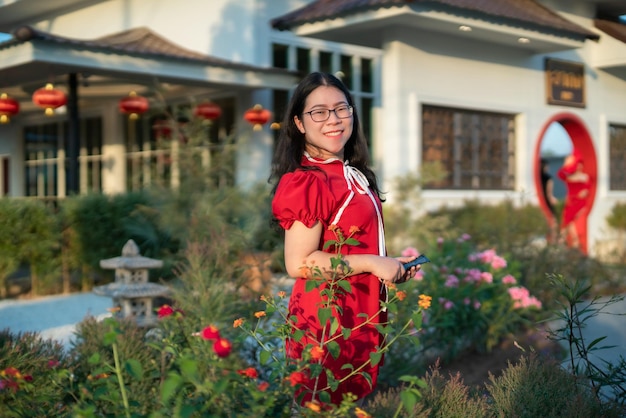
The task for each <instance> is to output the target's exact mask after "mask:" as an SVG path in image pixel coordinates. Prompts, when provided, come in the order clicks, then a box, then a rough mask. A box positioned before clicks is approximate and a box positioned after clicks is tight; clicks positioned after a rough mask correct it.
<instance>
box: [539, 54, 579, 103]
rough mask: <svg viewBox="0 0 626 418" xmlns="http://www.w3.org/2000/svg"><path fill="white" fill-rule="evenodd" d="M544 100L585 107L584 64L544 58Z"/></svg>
mask: <svg viewBox="0 0 626 418" xmlns="http://www.w3.org/2000/svg"><path fill="white" fill-rule="evenodd" d="M545 74H546V100H547V102H548V104H551V105H561V106H573V107H585V66H584V65H583V64H579V63H575V62H569V61H561V60H555V59H552V58H546V60H545Z"/></svg>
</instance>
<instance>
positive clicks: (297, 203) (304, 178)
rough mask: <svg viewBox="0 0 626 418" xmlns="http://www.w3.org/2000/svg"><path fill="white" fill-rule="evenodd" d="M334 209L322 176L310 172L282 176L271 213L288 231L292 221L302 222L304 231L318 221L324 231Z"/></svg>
mask: <svg viewBox="0 0 626 418" xmlns="http://www.w3.org/2000/svg"><path fill="white" fill-rule="evenodd" d="M335 207H336V203H335V198H334V196H333V194H332V193H331V190H330V188H329V186H328V184H327V182H326V180H325V175H324V173H321V172H318V171H313V170H297V171H294V172H292V173H287V174H285V175H283V177H282V178H281V180H280V182H279V183H278V187H277V188H276V193H275V195H274V199H273V200H272V213H273V215H274V217H275V218H276V219H277V220H278V223H279V224H280V226H281V227H282V228H283V229H289V228H291V225H293V223H294V221H300V222H302V223H303V224H304V225H306V227H307V228H311V227H313V225H315V223H316V222H317V221H320V222H322V225H323V226H324V227H325V228H326V227H328V225H329V222H330V217H331V215H332V210H333V208H335Z"/></svg>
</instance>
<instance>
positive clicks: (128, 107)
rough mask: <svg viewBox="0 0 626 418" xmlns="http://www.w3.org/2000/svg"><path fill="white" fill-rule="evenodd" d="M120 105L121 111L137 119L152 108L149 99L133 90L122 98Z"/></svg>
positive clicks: (130, 117)
mask: <svg viewBox="0 0 626 418" xmlns="http://www.w3.org/2000/svg"><path fill="white" fill-rule="evenodd" d="M119 107H120V112H122V113H126V114H127V115H128V118H129V119H132V120H135V119H137V118H138V117H139V115H141V114H143V113H145V112H146V111H147V110H148V109H149V108H150V104H149V103H148V99H146V98H145V97H143V96H139V95H138V94H137V93H135V92H134V91H131V92H130V93H129V94H128V96H126V97H124V98H123V99H121V100H120V104H119Z"/></svg>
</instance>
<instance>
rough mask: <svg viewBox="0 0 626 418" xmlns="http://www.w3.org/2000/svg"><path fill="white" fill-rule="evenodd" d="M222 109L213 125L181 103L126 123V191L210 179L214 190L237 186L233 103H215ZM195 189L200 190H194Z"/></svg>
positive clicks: (221, 100)
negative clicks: (162, 111)
mask: <svg viewBox="0 0 626 418" xmlns="http://www.w3.org/2000/svg"><path fill="white" fill-rule="evenodd" d="M213 102H214V103H216V104H217V105H219V106H220V108H221V109H222V115H221V116H220V118H219V119H217V120H214V121H211V122H209V121H206V120H201V119H198V118H196V117H194V116H193V108H192V106H191V105H189V104H182V105H177V106H173V107H169V108H167V110H166V112H165V113H163V114H153V115H150V116H146V117H142V118H141V119H138V120H134V121H133V120H129V119H128V118H126V120H125V124H126V126H125V128H126V132H127V134H126V173H127V175H126V187H127V189H128V190H133V191H135V190H141V189H144V188H147V187H150V186H158V187H164V188H172V189H178V188H179V187H180V186H181V181H186V182H187V183H189V184H191V183H192V182H193V181H194V180H196V179H203V181H204V180H209V182H208V183H207V184H209V183H210V184H212V185H214V186H230V185H233V184H234V182H235V159H234V155H233V153H234V142H233V141H234V138H233V136H232V132H231V131H230V129H229V128H228V127H232V126H234V114H235V110H234V109H235V102H234V100H233V99H220V100H213ZM198 187H199V186H198Z"/></svg>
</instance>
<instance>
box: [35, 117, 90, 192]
mask: <svg viewBox="0 0 626 418" xmlns="http://www.w3.org/2000/svg"><path fill="white" fill-rule="evenodd" d="M68 133H69V129H68V124H67V122H53V123H47V124H44V125H32V126H27V127H25V128H24V146H25V150H24V151H25V152H24V155H25V157H26V161H25V170H26V172H25V180H26V191H25V195H26V196H36V197H58V196H65V195H66V194H67V193H66V191H67V184H66V183H63V184H61V183H60V182H62V181H63V180H65V181H66V182H67V181H68V180H69V179H68V174H69V173H68V172H67V168H66V167H67V166H68V164H67V157H68V155H69V149H68V147H69V140H68ZM79 137H80V145H79V155H78V173H76V175H77V176H78V181H79V191H80V193H87V192H91V191H100V190H101V188H102V180H101V166H102V155H101V154H102V120H101V119H100V118H99V117H98V118H84V119H81V120H80V126H79Z"/></svg>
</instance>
